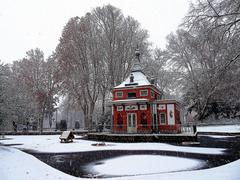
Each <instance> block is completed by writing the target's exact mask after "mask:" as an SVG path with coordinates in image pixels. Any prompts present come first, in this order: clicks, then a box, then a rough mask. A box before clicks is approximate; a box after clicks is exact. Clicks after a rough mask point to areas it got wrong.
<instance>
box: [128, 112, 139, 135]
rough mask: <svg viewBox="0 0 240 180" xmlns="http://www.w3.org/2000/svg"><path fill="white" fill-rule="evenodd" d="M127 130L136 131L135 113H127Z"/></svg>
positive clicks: (129, 131)
mask: <svg viewBox="0 0 240 180" xmlns="http://www.w3.org/2000/svg"><path fill="white" fill-rule="evenodd" d="M127 132H128V133H136V132H137V113H127Z"/></svg>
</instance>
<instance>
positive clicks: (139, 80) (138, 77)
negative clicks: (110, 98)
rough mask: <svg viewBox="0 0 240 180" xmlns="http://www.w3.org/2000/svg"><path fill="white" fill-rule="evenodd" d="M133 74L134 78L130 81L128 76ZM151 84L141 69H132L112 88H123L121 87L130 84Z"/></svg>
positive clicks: (129, 85)
mask: <svg viewBox="0 0 240 180" xmlns="http://www.w3.org/2000/svg"><path fill="white" fill-rule="evenodd" d="M131 75H133V77H134V80H133V82H130V76H131ZM147 85H151V83H150V82H149V80H148V79H147V77H146V76H145V74H143V73H142V71H132V72H131V74H130V75H129V76H128V77H127V79H126V80H125V81H123V82H122V83H121V84H120V85H118V86H116V87H114V88H123V87H131V86H134V87H136V86H147Z"/></svg>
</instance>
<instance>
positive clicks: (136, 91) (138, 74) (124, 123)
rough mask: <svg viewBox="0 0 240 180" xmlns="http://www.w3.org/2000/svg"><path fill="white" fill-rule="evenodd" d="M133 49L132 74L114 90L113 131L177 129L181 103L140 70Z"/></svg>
mask: <svg viewBox="0 0 240 180" xmlns="http://www.w3.org/2000/svg"><path fill="white" fill-rule="evenodd" d="M139 56H140V53H139V51H136V62H135V63H134V65H133V68H132V71H131V74H130V75H129V77H128V78H127V79H126V80H125V81H123V82H122V83H121V84H120V85H118V86H116V87H114V90H113V100H112V108H113V132H115V133H153V132H156V133H158V132H159V133H180V132H181V121H180V104H179V103H178V102H177V101H176V100H167V99H162V93H161V91H160V90H159V88H158V87H157V85H155V84H154V82H153V81H152V80H151V82H150V81H149V80H148V78H147V76H146V75H145V74H144V73H143V72H142V68H141V65H140V61H139Z"/></svg>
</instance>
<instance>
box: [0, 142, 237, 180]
mask: <svg viewBox="0 0 240 180" xmlns="http://www.w3.org/2000/svg"><path fill="white" fill-rule="evenodd" d="M0 155H1V156H0V178H1V179H3V180H16V179H17V180H42V179H44V180H77V179H82V178H76V177H73V176H70V175H68V174H65V173H63V172H61V171H58V170H56V169H54V168H52V167H50V166H48V165H47V164H45V163H43V162H41V161H39V160H38V159H37V158H35V157H33V156H32V155H29V154H26V153H24V152H22V151H19V150H17V149H14V148H9V147H2V146H0ZM126 163H127V162H126ZM136 164H137V161H136ZM174 164H175V163H174V159H172V165H173V166H174ZM182 164H183V166H184V164H185V162H184V161H183V162H182ZM157 165H158V166H159V167H161V166H165V162H160V163H158V164H157ZM148 167H149V165H148V164H146V168H147V169H148ZM111 168H112V169H115V168H121V167H119V166H117V167H116V166H115V167H111ZM239 171H240V160H237V161H235V162H232V163H229V164H226V165H224V166H220V167H216V168H211V169H205V170H195V171H184V172H172V173H162V174H153V175H137V176H127V177H121V178H112V179H113V180H116V179H122V180H143V179H148V180H186V179H194V180H203V179H204V180H212V179H217V180H239V179H240V173H239Z"/></svg>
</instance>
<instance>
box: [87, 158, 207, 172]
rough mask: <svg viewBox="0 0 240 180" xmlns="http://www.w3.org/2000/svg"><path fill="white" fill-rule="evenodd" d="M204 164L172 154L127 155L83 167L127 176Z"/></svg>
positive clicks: (170, 170) (189, 168) (197, 167)
mask: <svg viewBox="0 0 240 180" xmlns="http://www.w3.org/2000/svg"><path fill="white" fill-rule="evenodd" d="M126 162H127V163H126ZM173 162H174V163H173ZM204 164H205V162H204V161H202V160H196V159H188V158H179V157H172V156H161V155H128V156H120V157H116V158H112V159H105V160H101V161H97V162H94V163H91V164H89V165H87V166H86V167H85V168H86V171H88V172H89V173H93V174H96V175H100V176H129V175H146V174H158V173H166V172H174V171H183V170H192V169H199V168H201V167H203V166H204Z"/></svg>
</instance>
